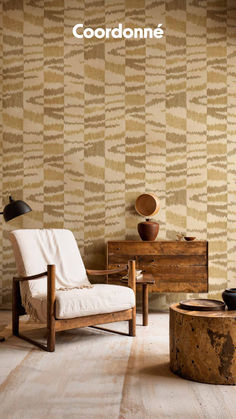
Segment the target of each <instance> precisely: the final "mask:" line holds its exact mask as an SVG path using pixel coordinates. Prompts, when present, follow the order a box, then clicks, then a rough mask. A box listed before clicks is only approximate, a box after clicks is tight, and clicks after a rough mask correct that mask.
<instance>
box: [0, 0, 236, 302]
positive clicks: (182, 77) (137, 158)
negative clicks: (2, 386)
mask: <svg viewBox="0 0 236 419" xmlns="http://www.w3.org/2000/svg"><path fill="white" fill-rule="evenodd" d="M0 8H1V11H2V14H1V24H0V30H1V31H0V45H1V51H0V60H1V63H0V69H1V75H0V76H1V77H0V81H1V84H0V89H1V93H2V95H1V96H2V100H1V101H0V106H1V111H2V112H1V130H2V152H1V160H0V169H1V174H2V176H1V182H0V184H1V189H2V194H1V195H2V198H3V202H2V206H3V205H4V204H5V203H6V202H7V197H8V195H9V193H10V192H11V193H12V195H13V197H14V198H23V199H24V200H26V201H27V202H28V203H29V204H30V205H31V206H32V208H33V210H34V211H33V212H32V213H31V214H28V215H27V216H24V217H20V218H19V219H16V220H14V221H12V222H11V223H8V224H7V225H6V224H4V223H1V225H0V227H1V228H2V229H3V231H1V232H0V237H1V243H0V249H1V253H0V266H1V268H2V275H1V278H0V284H1V290H2V293H1V298H2V304H3V305H7V304H8V303H9V302H10V294H9V288H10V286H11V277H12V275H13V273H14V271H15V265H14V262H13V258H12V252H11V248H10V244H9V241H8V239H7V230H9V229H12V228H19V227H24V228H42V227H46V228H48V227H56V228H63V227H65V228H69V229H72V230H73V232H74V233H75V236H76V239H77V241H78V244H79V247H80V249H81V251H82V253H83V254H84V258H85V261H86V264H87V266H90V267H92V266H98V267H99V266H103V264H104V249H105V241H107V240H109V239H125V238H137V237H138V236H137V230H136V225H137V222H138V221H140V220H141V218H140V217H138V216H137V215H136V214H135V212H134V209H133V205H134V201H135V198H136V197H137V196H138V195H139V194H140V193H142V192H144V191H151V192H155V193H156V194H157V195H158V196H159V197H160V200H161V210H160V212H159V214H158V216H156V217H155V218H156V220H159V222H160V233H159V239H170V238H175V234H176V232H184V233H186V234H188V235H196V236H197V237H198V238H201V239H208V240H209V242H210V263H209V280H210V295H212V296H218V295H219V292H220V291H221V290H222V289H223V288H225V286H226V284H228V285H231V286H236V241H235V239H236V227H235V226H236V182H235V181H236V169H235V160H236V95H235V91H236V90H235V89H236V10H235V2H234V1H233V0H228V2H227V1H226V0H225V1H215V0H214V1H213V0H208V1H206V0H202V1H201V0H200V1H194V0H191V1H190V0H189V1H187V0H186V1H184V0H176V1H173V0H166V1H159V0H158V1H153V0H127V1H124V0H117V1H116V0H84V1H78V0H69V1H65V0H64V1H63V0H51V1H45V2H43V1H42V0H37V1H36V0H35V1H33V0H14V1H13V0H4V1H3V2H1V5H0ZM78 22H84V23H85V25H87V26H92V27H93V26H94V27H98V26H106V27H112V26H115V25H117V24H118V23H119V22H121V23H122V24H126V25H127V26H131V27H132V26H139V27H140V26H141V27H142V26H146V27H150V26H151V27H152V26H153V27H155V26H156V25H157V24H158V23H163V27H164V29H165V36H164V38H163V39H162V40H157V39H149V40H142V39H141V40H124V39H118V40H114V39H109V40H106V41H104V40H97V39H96V38H93V39H91V40H79V39H76V38H74V37H73V36H72V27H73V25H74V24H76V23H78ZM22 191H23V192H22ZM180 297H182V296H180V295H177V296H176V295H175V296H174V297H173V296H172V297H171V296H166V295H162V296H152V307H153V308H158V307H159V308H160V307H165V306H166V303H169V302H170V301H171V300H173V299H179V298H180Z"/></svg>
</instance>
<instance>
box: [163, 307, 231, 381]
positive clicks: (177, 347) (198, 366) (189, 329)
mask: <svg viewBox="0 0 236 419" xmlns="http://www.w3.org/2000/svg"><path fill="white" fill-rule="evenodd" d="M170 369H171V371H172V372H174V373H175V374H177V375H179V376H181V377H183V378H187V379H189V380H193V381H199V382H202V383H208V384H231V385H235V384H236V311H188V310H184V309H181V308H180V306H179V304H173V305H172V306H171V307H170Z"/></svg>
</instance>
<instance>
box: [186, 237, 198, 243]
mask: <svg viewBox="0 0 236 419" xmlns="http://www.w3.org/2000/svg"><path fill="white" fill-rule="evenodd" d="M195 239H196V237H189V236H186V237H184V240H186V241H187V242H191V241H193V240H195Z"/></svg>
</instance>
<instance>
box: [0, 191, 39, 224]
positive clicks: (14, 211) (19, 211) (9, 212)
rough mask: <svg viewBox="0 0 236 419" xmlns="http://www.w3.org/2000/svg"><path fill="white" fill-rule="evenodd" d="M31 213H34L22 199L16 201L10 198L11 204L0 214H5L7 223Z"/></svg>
mask: <svg viewBox="0 0 236 419" xmlns="http://www.w3.org/2000/svg"><path fill="white" fill-rule="evenodd" d="M30 211H32V209H31V208H30V206H29V205H28V204H26V202H24V201H21V200H20V199H19V200H17V201H15V200H14V199H12V197H11V196H9V204H7V205H6V206H5V208H4V209H3V212H0V214H3V217H4V220H5V221H6V222H7V221H10V220H12V219H13V218H16V217H19V215H23V214H26V213H27V212H30Z"/></svg>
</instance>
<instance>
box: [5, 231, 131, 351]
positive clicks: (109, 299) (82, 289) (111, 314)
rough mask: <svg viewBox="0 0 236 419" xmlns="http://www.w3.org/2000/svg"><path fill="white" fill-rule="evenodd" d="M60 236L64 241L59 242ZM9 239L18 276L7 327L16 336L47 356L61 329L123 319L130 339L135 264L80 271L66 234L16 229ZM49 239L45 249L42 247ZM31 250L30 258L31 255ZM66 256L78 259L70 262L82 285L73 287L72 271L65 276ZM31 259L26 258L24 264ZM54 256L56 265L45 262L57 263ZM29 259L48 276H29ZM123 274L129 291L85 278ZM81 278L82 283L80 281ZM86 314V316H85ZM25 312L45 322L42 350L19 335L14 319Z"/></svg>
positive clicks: (67, 268) (72, 242) (73, 245)
mask: <svg viewBox="0 0 236 419" xmlns="http://www.w3.org/2000/svg"><path fill="white" fill-rule="evenodd" d="M45 232H46V233H45ZM62 237H63V238H64V239H65V242H63V240H62V241H61V239H62ZM10 239H11V241H12V244H13V249H14V254H15V258H16V264H17V268H18V273H19V277H14V278H13V296H12V312H13V316H12V328H13V334H14V335H15V336H18V337H20V338H21V339H24V340H26V341H28V342H30V343H32V344H34V345H36V346H38V347H39V348H41V349H44V350H46V351H49V352H53V351H54V350H55V334H56V332H57V331H62V330H68V329H73V328H80V327H86V326H93V327H95V326H96V325H99V324H105V323H111V322H116V321H122V320H127V321H128V322H129V332H128V334H129V335H130V336H135V325H136V307H135V287H136V282H135V261H133V260H132V261H129V262H128V266H125V267H121V268H119V269H112V270H100V271H97V270H85V269H84V268H83V262H82V259H81V256H80V253H79V250H78V248H77V245H76V242H75V239H74V236H73V235H72V233H71V232H70V231H68V230H16V231H13V232H11V233H10ZM48 240H49V242H50V245H49V246H48V247H47V246H46V244H47V241H48ZM54 241H55V247H56V249H57V250H58V249H59V252H57V254H56V256H55V249H54V247H53V243H54ZM69 244H70V245H71V247H70V246H69ZM46 248H47V250H49V254H48V253H46V252H45V249H46ZM30 249H31V250H32V255H30ZM36 249H38V250H37V252H36V257H35V255H34V257H33V253H34V252H35V251H36ZM50 249H51V255H50ZM76 252H77V254H76ZM71 253H72V256H73V254H74V255H76V257H77V260H76V257H75V260H74V262H76V261H77V263H78V265H80V272H78V277H79V276H80V279H81V276H82V282H79V281H78V284H77V281H76V280H75V281H74V282H73V281H72V280H71V279H70V278H71V275H74V273H75V272H76V269H75V271H74V270H73V269H74V266H73V268H72V270H71V271H70V266H69V265H68V266H67V265H66V262H68V263H69V262H71ZM45 255H47V257H46V256H45ZM30 256H31V259H29V258H30ZM58 256H59V257H60V258H61V259H62V261H61V259H60V261H59V263H58V266H57V264H51V263H48V260H49V259H51V260H52V258H53V257H54V259H56V258H57V257H58ZM45 258H46V259H47V260H45ZM32 259H34V260H35V261H36V265H37V264H39V266H42V264H45V266H46V265H47V271H43V272H41V273H36V274H35V275H28V273H29V272H30V271H31V270H32V269H35V263H34V261H32ZM127 269H128V287H123V286H119V285H108V284H95V285H91V284H90V282H89V281H88V279H87V275H107V274H109V275H111V274H117V273H119V272H122V271H124V270H126V271H127ZM22 271H23V272H22ZM57 271H59V272H57ZM23 273H24V274H23ZM65 273H67V275H68V278H69V283H68V288H67V287H65V283H66V282H65V277H64V276H63V275H65ZM85 279H86V282H84V281H85ZM63 281H64V282H63ZM70 281H71V282H70ZM37 283H38V285H37ZM103 296H104V307H103ZM71 301H72V303H73V304H71ZM76 304H77V305H78V309H77V311H76V310H75V312H73V309H72V308H71V307H74V306H76ZM87 312H88V313H89V314H88V315H86V313H87ZM26 313H27V314H31V315H34V317H37V320H40V321H41V322H42V323H44V322H46V324H47V346H45V345H42V344H41V343H39V342H37V341H35V340H33V339H30V338H28V337H27V336H24V335H22V334H21V333H20V331H19V318H20V316H22V315H24V314H26ZM80 314H81V315H80ZM106 330H107V329H106ZM112 332H114V331H112ZM118 333H119V332H118Z"/></svg>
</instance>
